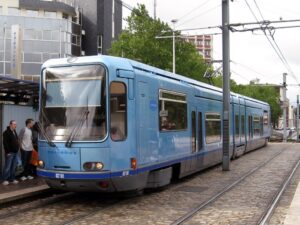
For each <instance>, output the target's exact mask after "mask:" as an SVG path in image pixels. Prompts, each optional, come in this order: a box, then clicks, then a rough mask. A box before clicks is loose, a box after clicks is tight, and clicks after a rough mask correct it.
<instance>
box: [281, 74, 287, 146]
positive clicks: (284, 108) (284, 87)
mask: <svg viewBox="0 0 300 225" xmlns="http://www.w3.org/2000/svg"><path fill="white" fill-rule="evenodd" d="M286 76H287V73H283V89H282V97H283V142H286V139H287V133H286V108H287V107H286Z"/></svg>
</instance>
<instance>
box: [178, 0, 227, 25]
mask: <svg viewBox="0 0 300 225" xmlns="http://www.w3.org/2000/svg"><path fill="white" fill-rule="evenodd" d="M220 6H221V4H218V5H216V6H214V7H212V8H209V9H208V10H206V11H204V12H201V14H198V15H196V16H194V17H192V18H190V19H188V20H186V21H184V22H182V23H179V24H178V25H177V26H182V25H184V24H186V23H188V22H190V21H192V20H194V19H196V18H198V17H199V16H203V15H205V14H207V13H209V12H211V11H213V10H215V9H217V8H219V7H220Z"/></svg>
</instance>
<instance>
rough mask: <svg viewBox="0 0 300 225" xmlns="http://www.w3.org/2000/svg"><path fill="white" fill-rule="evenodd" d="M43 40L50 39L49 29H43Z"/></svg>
mask: <svg viewBox="0 0 300 225" xmlns="http://www.w3.org/2000/svg"><path fill="white" fill-rule="evenodd" d="M43 40H51V30H44V31H43Z"/></svg>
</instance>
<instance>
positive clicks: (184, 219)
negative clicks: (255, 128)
mask: <svg viewBox="0 0 300 225" xmlns="http://www.w3.org/2000/svg"><path fill="white" fill-rule="evenodd" d="M283 151H284V150H282V151H280V152H278V153H276V154H275V155H273V156H272V157H271V158H270V159H268V160H266V161H264V162H262V163H261V164H259V165H258V166H256V167H255V168H253V169H252V170H250V171H249V172H247V173H246V174H244V175H243V176H242V177H240V178H239V179H238V180H236V181H235V182H233V183H232V184H230V185H227V186H226V187H225V188H224V189H223V190H221V191H220V192H218V193H217V194H215V195H214V196H212V197H211V198H209V199H208V200H206V201H204V202H203V203H201V204H200V205H198V206H197V207H195V208H194V209H192V210H190V211H189V212H187V213H186V214H184V215H183V216H181V217H180V218H178V219H177V220H175V221H174V222H173V223H171V225H179V224H183V223H185V222H187V221H189V220H190V219H191V218H192V217H193V216H194V215H195V214H196V213H197V212H199V211H200V210H201V209H203V208H204V207H206V206H207V205H209V204H211V203H213V202H214V201H215V200H217V199H218V198H220V197H221V196H223V195H224V194H225V193H226V192H228V191H229V190H231V189H232V188H233V187H235V186H236V185H237V184H239V183H240V182H242V181H243V180H245V179H246V178H247V177H249V176H250V175H252V174H253V173H255V172H256V171H257V170H259V169H260V168H262V167H264V166H265V165H267V164H268V163H269V162H270V161H272V160H273V159H274V158H276V157H277V156H279V155H280V154H281V153H282V152H283Z"/></svg>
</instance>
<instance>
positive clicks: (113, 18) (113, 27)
mask: <svg viewBox="0 0 300 225" xmlns="http://www.w3.org/2000/svg"><path fill="white" fill-rule="evenodd" d="M111 23H112V26H111V32H112V34H111V37H112V39H114V38H115V0H112V11H111Z"/></svg>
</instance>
